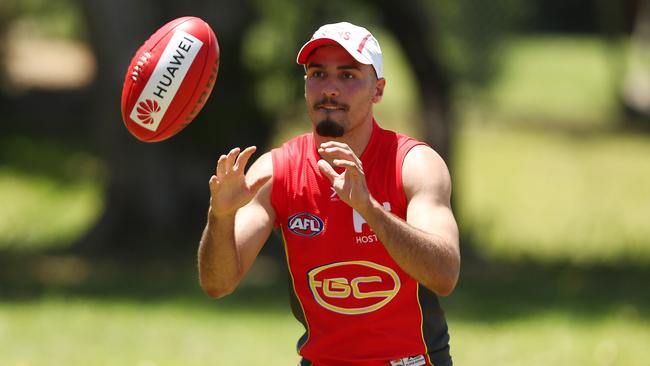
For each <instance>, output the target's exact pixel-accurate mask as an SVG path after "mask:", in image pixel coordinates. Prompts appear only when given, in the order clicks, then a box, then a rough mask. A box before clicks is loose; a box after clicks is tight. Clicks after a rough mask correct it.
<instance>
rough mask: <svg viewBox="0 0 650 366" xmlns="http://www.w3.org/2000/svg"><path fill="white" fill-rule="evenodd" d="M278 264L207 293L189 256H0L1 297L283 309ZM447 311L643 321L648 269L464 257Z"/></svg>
mask: <svg viewBox="0 0 650 366" xmlns="http://www.w3.org/2000/svg"><path fill="white" fill-rule="evenodd" d="M286 279H287V273H286V269H285V265H284V263H282V262H281V261H277V260H273V259H271V258H268V257H260V258H258V262H256V264H255V265H254V266H253V268H252V269H251V271H250V272H249V274H248V275H247V277H246V279H245V280H244V281H243V282H242V284H241V285H240V287H239V288H238V289H237V290H236V291H235V293H233V294H232V295H230V296H228V297H227V298H224V299H221V300H212V299H210V298H208V297H207V296H206V295H205V294H203V292H202V291H201V289H200V287H199V284H198V280H197V274H196V262H195V260H194V259H193V258H184V259H183V258H180V259H179V258H176V259H157V260H149V261H125V260H119V261H118V260H115V259H92V260H91V259H84V258H78V257H71V256H61V257H43V256H41V257H39V256H29V257H28V256H24V257H16V256H13V257H8V256H6V255H3V256H1V257H0V302H35V301H39V300H40V299H42V298H44V297H48V296H56V297H62V298H92V299H95V300H106V301H133V302H138V303H145V304H148V303H151V304H152V305H156V304H159V303H169V302H173V303H176V302H180V303H182V304H183V305H184V306H185V307H189V308H192V307H198V308H218V309H219V310H220V311H225V312H227V311H238V312H240V311H252V312H283V313H289V312H290V308H289V300H288V287H287V282H286ZM442 303H443V307H444V308H445V310H446V311H447V314H448V316H449V317H450V318H453V319H456V320H467V321H471V322H477V323H491V322H503V321H508V320H512V319H521V318H526V317H536V316H540V315H544V314H548V313H554V314H562V315H564V316H568V317H571V318H572V319H576V320H585V321H594V320H598V319H603V318H606V317H609V316H612V315H617V314H620V313H621V312H624V313H625V314H626V315H632V316H633V318H639V319H644V320H646V321H647V320H650V269H649V268H641V267H638V266H637V267H625V266H620V267H604V266H599V267H576V266H572V265H568V264H565V265H562V264H553V265H544V264H540V263H533V262H531V263H502V262H499V263H497V262H486V261H484V260H481V259H479V258H468V259H466V260H465V261H464V263H463V268H462V271H461V278H460V281H459V284H458V286H457V288H456V290H455V292H454V293H453V294H452V295H451V296H449V297H446V298H443V299H442Z"/></svg>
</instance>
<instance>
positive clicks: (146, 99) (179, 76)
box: [130, 30, 203, 131]
mask: <svg viewBox="0 0 650 366" xmlns="http://www.w3.org/2000/svg"><path fill="white" fill-rule="evenodd" d="M202 46H203V42H201V40H199V39H198V38H196V37H194V36H193V35H191V34H189V33H187V32H183V31H180V30H178V31H176V32H174V35H173V36H172V38H171V39H170V41H169V43H168V44H167V47H165V50H164V51H163V53H162V55H161V56H160V58H159V59H158V64H157V65H156V68H155V69H154V71H153V73H152V74H151V77H150V78H149V81H148V82H147V85H146V86H145V87H144V89H143V90H142V93H141V94H140V97H139V98H138V100H137V102H136V103H135V105H134V106H133V110H131V115H130V117H131V120H132V121H133V122H135V123H137V124H139V125H140V126H142V127H144V128H146V129H148V130H150V131H156V130H157V129H158V125H160V121H162V119H163V117H164V116H165V112H167V108H169V105H170V104H171V102H172V100H173V99H174V96H175V95H176V92H177V91H178V88H179V87H180V86H181V84H182V83H183V79H185V75H186V74H187V71H188V70H189V69H190V66H192V62H194V58H195V57H196V55H197V54H198V53H199V50H200V49H201V47H202Z"/></svg>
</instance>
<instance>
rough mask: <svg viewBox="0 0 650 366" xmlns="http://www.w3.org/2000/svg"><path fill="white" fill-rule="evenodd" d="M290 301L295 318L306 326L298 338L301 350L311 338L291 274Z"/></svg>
mask: <svg viewBox="0 0 650 366" xmlns="http://www.w3.org/2000/svg"><path fill="white" fill-rule="evenodd" d="M288 283H289V302H290V304H291V313H293V316H294V318H296V319H297V320H298V321H299V322H300V324H302V326H303V327H305V333H304V334H303V335H302V336H301V337H300V339H298V344H297V349H298V350H300V349H301V348H302V346H304V345H305V343H306V342H307V339H308V338H309V334H308V329H309V328H308V326H307V320H306V319H305V313H303V311H302V306H301V305H300V302H299V301H298V296H297V295H296V292H295V291H294V290H293V279H292V278H291V276H289V280H288Z"/></svg>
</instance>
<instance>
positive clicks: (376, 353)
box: [271, 121, 451, 366]
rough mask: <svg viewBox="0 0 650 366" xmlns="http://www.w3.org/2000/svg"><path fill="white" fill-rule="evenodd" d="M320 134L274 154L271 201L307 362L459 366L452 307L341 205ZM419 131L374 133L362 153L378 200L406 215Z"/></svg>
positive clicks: (294, 141)
mask: <svg viewBox="0 0 650 366" xmlns="http://www.w3.org/2000/svg"><path fill="white" fill-rule="evenodd" d="M314 144H315V143H314V138H313V135H312V134H311V133H308V134H304V135H301V136H298V137H296V138H294V139H292V140H290V141H288V142H287V143H285V144H284V145H283V146H282V147H280V148H277V149H273V150H272V158H273V190H272V194H271V202H272V205H273V208H274V209H275V213H276V225H277V226H278V227H280V228H281V230H282V236H283V240H284V245H285V252H286V259H287V263H288V267H289V273H290V276H291V281H292V289H291V290H292V293H291V300H292V310H293V312H294V315H295V316H296V318H297V319H298V320H299V321H300V322H302V324H303V325H304V326H305V330H306V332H305V334H304V335H303V336H302V337H301V338H300V340H299V341H298V352H299V354H300V355H301V356H302V357H303V361H302V363H301V364H303V365H316V366H343V365H355V366H375V365H377V366H379V365H384V366H385V365H403V366H407V365H408V366H420V365H436V366H438V365H451V357H450V356H449V346H448V341H449V336H448V333H447V325H446V321H445V318H444V313H443V311H442V309H441V308H440V305H439V303H438V299H437V297H436V296H435V294H433V293H432V292H431V291H429V290H428V289H426V288H425V287H424V286H421V285H419V284H418V283H417V282H416V281H415V280H414V279H413V278H411V277H410V276H409V275H408V274H406V273H405V272H404V271H403V270H402V269H401V268H400V267H399V266H398V265H397V264H396V263H395V261H394V260H393V259H392V258H391V256H390V255H389V254H388V252H387V251H386V249H385V248H384V246H383V245H382V243H381V242H380V241H379V240H378V238H377V236H376V235H375V234H374V233H373V231H372V230H371V228H370V227H369V225H368V224H367V223H366V222H365V220H364V219H363V217H362V216H361V215H359V214H358V213H357V212H356V211H355V210H353V209H352V207H350V206H348V205H347V204H346V203H345V202H343V201H341V200H340V199H339V197H338V196H337V195H336V193H335V192H334V190H333V188H332V187H331V184H330V182H329V180H328V179H327V177H325V176H324V175H323V174H322V173H321V172H320V170H319V168H318V166H317V164H316V163H317V161H318V160H319V159H320V156H319V154H318V151H317V146H314ZM421 144H423V143H422V142H419V141H417V140H415V139H412V138H410V137H407V136H404V135H401V134H398V133H395V132H392V131H388V130H384V129H381V128H380V127H379V126H378V125H377V124H376V122H374V121H373V132H372V136H371V138H370V141H369V143H368V146H367V147H366V149H365V151H364V152H363V154H362V155H361V156H360V157H359V158H360V159H361V162H362V163H363V169H364V173H365V176H366V181H367V184H368V189H369V191H370V193H371V194H372V196H373V197H374V198H375V199H376V200H377V201H378V202H380V203H382V204H383V205H384V207H385V208H386V209H387V210H388V211H390V212H391V213H392V214H394V215H397V216H398V217H400V218H402V219H405V218H406V206H407V202H406V195H405V193H404V189H403V186H402V163H403V162H404V157H405V156H406V154H407V153H408V152H409V150H410V149H411V148H413V147H414V146H416V145H421Z"/></svg>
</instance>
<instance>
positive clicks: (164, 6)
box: [75, 0, 269, 255]
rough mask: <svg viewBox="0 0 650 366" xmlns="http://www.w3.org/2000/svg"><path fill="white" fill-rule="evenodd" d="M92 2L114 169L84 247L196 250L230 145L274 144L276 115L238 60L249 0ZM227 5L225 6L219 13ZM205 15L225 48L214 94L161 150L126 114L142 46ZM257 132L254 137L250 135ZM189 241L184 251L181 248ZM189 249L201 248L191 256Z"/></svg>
mask: <svg viewBox="0 0 650 366" xmlns="http://www.w3.org/2000/svg"><path fill="white" fill-rule="evenodd" d="M218 3H220V2H217V4H216V3H215V2H214V1H207V0H205V1H186V2H172V1H154V0H149V1H137V2H133V1H126V0H92V1H91V0H84V1H83V2H82V4H83V10H84V14H85V17H86V19H87V24H88V29H89V35H90V44H91V46H92V47H93V49H94V53H95V55H96V57H97V62H98V75H97V79H96V81H95V84H94V88H93V95H92V100H93V102H92V108H91V109H92V110H91V118H90V120H89V121H88V123H89V124H91V125H92V133H93V135H92V139H93V140H94V141H96V142H97V144H98V145H99V147H100V151H101V152H102V155H103V157H104V160H105V162H106V165H107V168H108V169H107V170H108V180H107V188H106V196H105V199H106V201H105V202H106V207H105V210H104V213H103V215H102V217H101V219H100V221H99V222H98V224H97V225H96V226H95V228H94V229H93V230H91V232H89V233H88V235H87V236H86V237H85V238H84V239H82V240H81V241H80V242H79V243H78V245H77V246H76V248H75V249H80V250H82V251H86V252H89V253H100V254H106V253H111V254H117V255H151V254H155V255H161V254H163V253H165V252H167V253H168V254H173V253H178V252H179V251H180V252H184V253H186V254H188V255H194V254H195V243H197V242H198V239H199V236H200V230H201V227H202V226H203V225H204V224H205V213H206V211H207V206H208V199H209V189H208V184H207V182H208V179H209V177H210V175H211V174H212V172H213V171H214V169H215V166H216V161H217V159H218V156H219V154H221V153H223V152H224V151H226V149H228V148H230V146H229V145H230V144H233V143H234V144H253V143H256V144H258V146H259V145H262V146H264V144H265V143H266V140H267V137H268V135H269V128H268V126H269V123H266V122H267V119H268V118H267V117H266V116H264V115H263V113H261V112H260V111H259V109H258V108H257V107H256V106H255V100H254V98H253V85H251V84H252V82H251V80H250V77H249V76H248V75H247V72H246V70H245V69H244V68H243V66H242V65H243V63H242V62H240V60H239V59H238V58H239V57H240V55H241V52H240V51H241V45H242V43H243V39H242V38H243V37H244V35H245V30H246V29H247V27H248V25H249V23H250V22H251V19H252V18H253V17H252V16H251V10H250V9H249V8H248V6H247V3H246V2H235V3H229V4H228V5H227V6H225V5H224V4H221V6H219V5H220V4H218ZM217 9H220V10H219V11H217ZM185 15H196V16H199V17H201V18H203V19H204V20H206V21H207V22H208V23H209V24H211V26H212V27H213V28H214V30H215V33H216V34H217V38H218V41H219V44H220V49H221V65H220V71H223V70H227V72H220V74H219V76H218V78H217V83H216V86H215V89H214V91H213V95H212V96H211V97H210V99H209V100H208V102H207V104H206V106H205V108H204V109H203V111H202V112H201V113H200V114H199V116H198V117H197V119H196V120H195V121H194V122H193V123H192V125H190V126H188V127H187V128H186V129H185V130H184V131H182V132H181V133H180V134H178V135H176V136H174V137H173V138H172V139H170V140H167V141H164V142H158V143H153V144H147V143H142V142H139V141H138V140H136V139H135V138H134V137H132V136H130V134H129V133H128V131H127V129H126V128H125V127H124V125H123V122H122V118H121V114H120V95H121V87H122V83H123V80H124V75H125V72H126V68H127V66H128V64H129V62H130V60H131V57H132V56H133V55H134V53H135V50H136V49H137V48H138V47H139V46H140V45H141V44H142V43H143V42H144V40H146V39H147V37H148V36H149V35H150V34H152V33H153V32H154V31H155V30H156V29H157V28H159V27H160V26H162V25H163V24H164V23H166V22H168V21H170V20H172V19H174V18H177V17H180V16H185ZM246 129H248V131H254V133H253V134H250V135H246V133H248V131H246ZM181 243H182V245H179V244H181ZM187 245H189V246H190V248H191V250H185V249H183V248H186V246H187Z"/></svg>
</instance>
